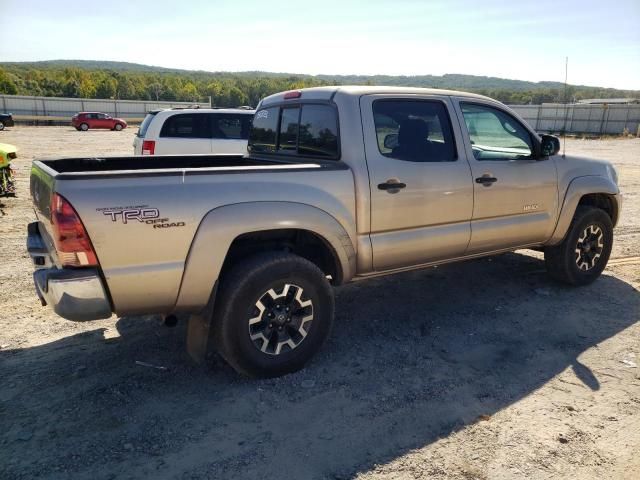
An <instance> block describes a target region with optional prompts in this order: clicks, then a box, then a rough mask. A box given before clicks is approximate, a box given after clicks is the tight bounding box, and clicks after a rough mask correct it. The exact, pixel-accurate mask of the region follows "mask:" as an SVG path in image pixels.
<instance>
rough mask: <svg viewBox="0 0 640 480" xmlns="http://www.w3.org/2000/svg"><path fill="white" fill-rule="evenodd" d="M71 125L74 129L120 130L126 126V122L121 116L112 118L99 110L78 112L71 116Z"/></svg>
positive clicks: (84, 130)
mask: <svg viewBox="0 0 640 480" xmlns="http://www.w3.org/2000/svg"><path fill="white" fill-rule="evenodd" d="M71 125H73V126H74V127H76V130H82V131H83V132H86V131H87V130H89V129H90V128H108V129H109V130H118V131H120V130H122V129H123V128H127V122H125V121H124V120H123V119H121V118H113V117H112V116H110V115H107V114H106V113H99V112H80V113H76V114H75V115H74V116H73V118H71Z"/></svg>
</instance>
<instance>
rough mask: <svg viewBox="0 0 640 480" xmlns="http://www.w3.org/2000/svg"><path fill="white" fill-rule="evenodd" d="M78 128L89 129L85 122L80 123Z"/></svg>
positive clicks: (84, 130)
mask: <svg viewBox="0 0 640 480" xmlns="http://www.w3.org/2000/svg"><path fill="white" fill-rule="evenodd" d="M80 130H82V131H83V132H86V131H87V130H89V125H88V124H86V123H81V124H80Z"/></svg>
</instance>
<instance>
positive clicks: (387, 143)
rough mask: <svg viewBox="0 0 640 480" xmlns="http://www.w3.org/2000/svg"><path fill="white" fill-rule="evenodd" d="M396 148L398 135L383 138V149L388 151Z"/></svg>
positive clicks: (393, 134) (392, 134)
mask: <svg viewBox="0 0 640 480" xmlns="http://www.w3.org/2000/svg"><path fill="white" fill-rule="evenodd" d="M397 146H398V134H397V133H390V134H389V135H387V136H385V137H384V148H388V149H389V150H393V149H394V148H396V147H397Z"/></svg>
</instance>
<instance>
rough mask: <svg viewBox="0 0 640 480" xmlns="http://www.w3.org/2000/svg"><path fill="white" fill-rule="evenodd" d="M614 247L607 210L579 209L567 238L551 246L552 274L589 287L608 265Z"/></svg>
mask: <svg viewBox="0 0 640 480" xmlns="http://www.w3.org/2000/svg"><path fill="white" fill-rule="evenodd" d="M612 246H613V223H612V222H611V218H609V215H607V213H606V212H605V211H604V210H601V209H599V208H595V207H586V206H582V207H578V209H577V210H576V213H575V215H574V217H573V220H572V222H571V225H570V226H569V231H568V232H567V235H566V237H565V239H564V240H563V241H562V243H560V244H559V245H555V246H552V247H547V248H546V249H545V251H544V260H545V264H546V267H547V271H548V272H549V275H551V276H552V277H553V278H555V279H556V280H559V281H561V282H564V283H568V284H571V285H586V284H589V283H591V282H593V281H594V280H595V279H596V278H598V277H599V276H600V274H601V273H602V271H603V270H604V269H605V267H606V266H607V262H608V261H609V256H610V255H611V248H612Z"/></svg>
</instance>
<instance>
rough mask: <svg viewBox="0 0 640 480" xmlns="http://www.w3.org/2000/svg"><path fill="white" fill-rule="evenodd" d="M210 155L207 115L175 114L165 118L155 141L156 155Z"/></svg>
mask: <svg viewBox="0 0 640 480" xmlns="http://www.w3.org/2000/svg"><path fill="white" fill-rule="evenodd" d="M183 153H187V154H188V153H203V154H204V153H211V132H210V128H209V122H208V114H207V113H204V112H203V113H176V114H175V115H171V116H169V117H167V118H166V119H165V121H164V124H163V125H162V128H161V129H160V135H159V136H158V139H157V140H156V145H155V154H156V155H173V154H183Z"/></svg>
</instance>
